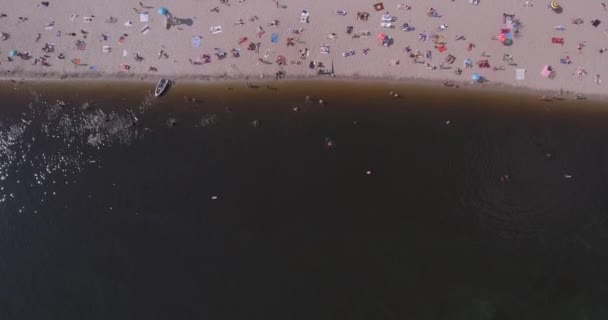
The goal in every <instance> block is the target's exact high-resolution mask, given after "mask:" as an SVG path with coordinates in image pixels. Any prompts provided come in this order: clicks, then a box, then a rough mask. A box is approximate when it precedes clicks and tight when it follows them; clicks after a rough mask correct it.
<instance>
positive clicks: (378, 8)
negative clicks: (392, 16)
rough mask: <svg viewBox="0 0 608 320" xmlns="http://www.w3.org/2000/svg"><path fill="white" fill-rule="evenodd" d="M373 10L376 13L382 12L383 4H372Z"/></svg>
mask: <svg viewBox="0 0 608 320" xmlns="http://www.w3.org/2000/svg"><path fill="white" fill-rule="evenodd" d="M374 9H376V11H382V10H384V4H383V3H382V2H378V3H374Z"/></svg>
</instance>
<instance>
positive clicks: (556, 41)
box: [551, 38, 564, 45]
mask: <svg viewBox="0 0 608 320" xmlns="http://www.w3.org/2000/svg"><path fill="white" fill-rule="evenodd" d="M551 43H556V44H561V45H563V44H564V38H551Z"/></svg>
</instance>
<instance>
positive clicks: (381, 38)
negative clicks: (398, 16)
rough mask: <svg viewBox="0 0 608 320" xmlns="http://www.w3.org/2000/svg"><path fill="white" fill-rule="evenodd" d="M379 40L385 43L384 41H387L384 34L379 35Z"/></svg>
mask: <svg viewBox="0 0 608 320" xmlns="http://www.w3.org/2000/svg"><path fill="white" fill-rule="evenodd" d="M377 39H378V40H380V41H384V39H386V34H384V33H378V37H377Z"/></svg>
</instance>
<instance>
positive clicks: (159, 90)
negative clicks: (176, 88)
mask: <svg viewBox="0 0 608 320" xmlns="http://www.w3.org/2000/svg"><path fill="white" fill-rule="evenodd" d="M169 82H171V81H169V80H168V79H165V78H162V79H160V80H159V81H158V83H157V84H156V89H155V90H154V96H155V97H158V96H160V95H161V94H163V92H165V90H167V87H168V86H169Z"/></svg>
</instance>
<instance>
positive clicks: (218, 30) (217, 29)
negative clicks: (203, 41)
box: [209, 26, 222, 34]
mask: <svg viewBox="0 0 608 320" xmlns="http://www.w3.org/2000/svg"><path fill="white" fill-rule="evenodd" d="M209 30H210V31H211V34H218V33H221V32H222V26H217V27H211V28H209Z"/></svg>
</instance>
